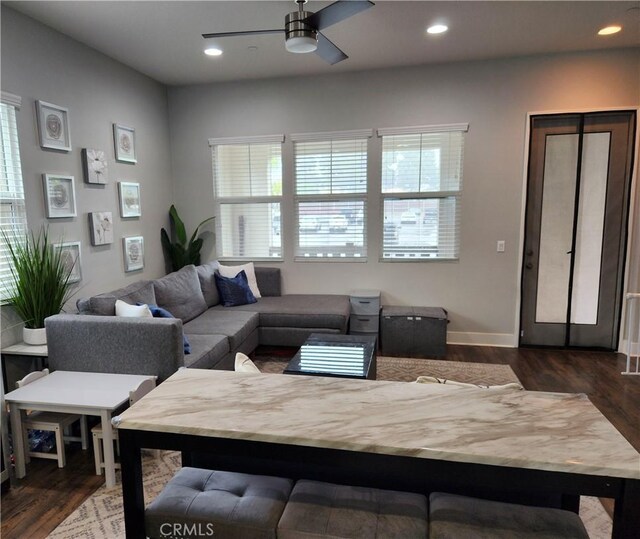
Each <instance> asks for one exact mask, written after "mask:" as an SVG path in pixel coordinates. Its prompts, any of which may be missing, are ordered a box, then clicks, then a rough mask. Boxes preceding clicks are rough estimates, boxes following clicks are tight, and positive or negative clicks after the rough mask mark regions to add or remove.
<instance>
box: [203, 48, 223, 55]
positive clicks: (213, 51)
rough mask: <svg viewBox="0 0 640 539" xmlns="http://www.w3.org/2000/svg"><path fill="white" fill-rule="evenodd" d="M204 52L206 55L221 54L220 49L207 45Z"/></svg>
mask: <svg viewBox="0 0 640 539" xmlns="http://www.w3.org/2000/svg"><path fill="white" fill-rule="evenodd" d="M204 53H205V54H206V55H207V56H220V55H221V54H222V51H221V50H220V49H218V48H216V47H209V48H208V49H205V50H204Z"/></svg>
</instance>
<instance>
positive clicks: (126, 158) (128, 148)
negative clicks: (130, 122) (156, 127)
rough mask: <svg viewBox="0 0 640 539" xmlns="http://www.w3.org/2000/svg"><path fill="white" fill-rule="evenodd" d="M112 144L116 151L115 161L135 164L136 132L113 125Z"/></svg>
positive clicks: (122, 126) (131, 128) (130, 128)
mask: <svg viewBox="0 0 640 539" xmlns="http://www.w3.org/2000/svg"><path fill="white" fill-rule="evenodd" d="M113 144H114V146H115V150H116V161H120V162H121V163H137V162H138V160H137V159H136V130H135V129H134V128H133V127H125V126H124V125H120V124H113Z"/></svg>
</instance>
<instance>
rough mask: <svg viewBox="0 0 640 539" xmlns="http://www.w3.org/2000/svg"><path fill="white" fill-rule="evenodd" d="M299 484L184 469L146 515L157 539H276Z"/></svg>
mask: <svg viewBox="0 0 640 539" xmlns="http://www.w3.org/2000/svg"><path fill="white" fill-rule="evenodd" d="M292 486H293V481H291V480H290V479H282V478H280V477H268V476H264V475H248V474H242V473H232V472H218V471H214V470H201V469H199V468H182V469H181V470H180V471H179V472H177V473H176V474H175V475H174V476H173V478H172V479H171V481H169V483H167V485H166V486H165V488H164V489H163V490H162V492H161V493H160V495H159V496H158V497H157V498H156V499H155V500H154V501H153V502H152V503H151V504H149V506H148V507H147V509H146V511H145V528H146V533H147V536H148V537H151V538H152V539H161V538H162V539H169V538H171V537H180V538H181V539H184V538H195V537H199V538H202V537H217V538H219V539H222V538H224V539H236V538H237V539H274V538H275V537H276V527H277V525H278V520H279V519H280V516H281V515H282V511H283V510H284V507H285V504H286V503H287V499H288V498H289V494H290V493H291V487H292Z"/></svg>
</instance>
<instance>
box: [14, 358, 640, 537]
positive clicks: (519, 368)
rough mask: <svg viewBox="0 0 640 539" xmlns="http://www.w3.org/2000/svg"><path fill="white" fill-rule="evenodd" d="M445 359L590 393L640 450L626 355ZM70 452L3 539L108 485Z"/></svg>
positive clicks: (28, 485) (24, 501)
mask: <svg viewBox="0 0 640 539" xmlns="http://www.w3.org/2000/svg"><path fill="white" fill-rule="evenodd" d="M294 353H295V350H294V349H282V348H266V347H263V348H259V349H258V350H257V351H256V353H255V355H256V356H269V355H279V356H281V357H291V356H293V354H294ZM446 359H447V360H449V361H472V362H478V363H499V364H508V365H510V366H511V368H512V369H513V370H514V372H515V373H516V375H517V376H518V378H520V380H521V382H522V383H523V385H524V386H525V388H526V389H529V390H539V391H561V392H572V393H573V392H579V393H586V394H587V395H588V396H589V398H590V399H591V401H592V402H593V403H594V404H595V406H597V408H598V409H599V410H600V411H601V412H602V413H603V414H604V415H605V416H606V417H607V418H608V419H609V421H610V422H611V423H612V424H613V425H614V426H615V427H616V428H617V429H618V430H619V431H620V432H621V433H622V435H623V436H624V437H625V438H626V439H627V440H628V441H629V442H630V443H631V445H633V446H634V447H635V448H636V449H637V450H638V451H640V406H638V403H640V376H622V375H621V374H620V373H621V371H623V370H624V356H622V355H620V354H613V353H606V352H583V351H573V350H541V349H522V348H521V349H514V348H490V347H478V346H449V349H448V354H447V358H446ZM74 446H76V447H72V448H69V449H68V451H67V466H66V468H64V469H58V468H57V465H56V463H55V461H50V460H42V459H34V460H32V462H31V464H30V465H28V468H27V470H28V474H27V477H26V478H25V479H22V480H18V481H15V482H14V485H13V486H12V487H11V489H10V490H9V491H8V492H7V493H5V494H3V495H2V514H1V518H2V527H1V535H2V537H3V539H13V538H15V539H18V538H20V539H22V538H26V537H28V538H30V539H37V538H41V537H46V536H47V535H48V534H49V533H50V532H51V531H52V530H54V529H55V528H56V526H57V525H58V524H59V523H60V522H62V521H63V520H64V519H65V518H66V517H67V516H68V515H69V514H71V513H72V512H73V511H74V510H75V508H76V507H78V505H80V504H81V503H82V502H83V501H84V500H85V499H86V498H87V497H88V496H90V495H91V494H92V493H93V492H94V491H95V490H96V489H97V488H98V487H99V486H100V485H101V484H102V483H103V481H104V479H103V476H100V477H99V476H96V475H95V472H94V467H93V453H92V452H91V451H90V450H89V451H81V450H80V449H79V448H78V447H77V444H74Z"/></svg>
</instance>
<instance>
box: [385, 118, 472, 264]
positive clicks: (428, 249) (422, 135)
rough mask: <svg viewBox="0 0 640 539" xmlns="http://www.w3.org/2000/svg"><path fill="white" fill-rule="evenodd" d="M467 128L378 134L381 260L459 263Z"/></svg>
mask: <svg viewBox="0 0 640 539" xmlns="http://www.w3.org/2000/svg"><path fill="white" fill-rule="evenodd" d="M467 130H468V125H467V124H458V125H450V126H431V127H411V128H397V129H394V128H391V129H379V130H378V135H379V136H381V137H382V214H383V225H382V226H383V231H382V238H383V240H382V243H383V244H382V259H383V260H429V259H444V260H447V259H457V258H458V251H459V243H460V195H461V192H462V161H463V159H462V157H463V146H464V133H465V132H466V131H467Z"/></svg>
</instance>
